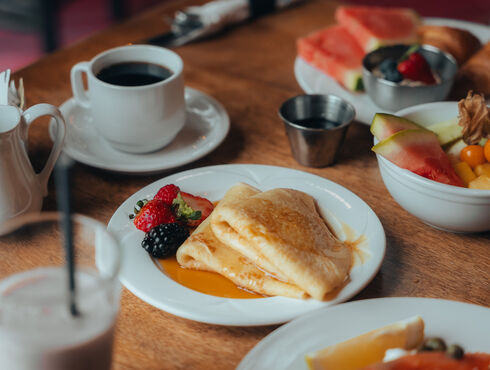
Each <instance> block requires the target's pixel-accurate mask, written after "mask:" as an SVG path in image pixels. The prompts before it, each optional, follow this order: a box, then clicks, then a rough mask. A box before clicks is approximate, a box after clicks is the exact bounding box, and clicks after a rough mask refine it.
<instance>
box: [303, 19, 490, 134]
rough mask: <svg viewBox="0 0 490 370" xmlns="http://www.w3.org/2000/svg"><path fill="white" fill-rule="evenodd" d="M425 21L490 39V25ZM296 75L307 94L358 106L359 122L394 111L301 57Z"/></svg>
mask: <svg viewBox="0 0 490 370" xmlns="http://www.w3.org/2000/svg"><path fill="white" fill-rule="evenodd" d="M424 23H425V24H432V25H441V26H442V25H443V26H448V27H455V28H461V29H465V30H468V31H470V32H471V33H473V34H474V35H475V36H476V37H478V38H479V39H480V41H481V42H482V43H485V42H487V41H488V40H490V27H488V26H485V25H482V24H478V23H472V22H464V21H458V20H454V19H445V18H424ZM294 75H295V77H296V81H298V84H299V85H300V86H301V88H302V89H303V90H304V91H305V92H306V93H307V94H334V95H338V96H340V97H341V98H343V99H345V100H347V101H348V102H350V103H351V104H352V105H354V107H355V108H356V120H357V121H359V122H362V123H365V124H368V125H369V124H371V121H372V119H373V116H374V114H375V113H376V112H387V113H394V112H388V111H387V110H386V109H383V108H380V107H378V106H377V105H376V104H374V103H373V101H372V100H371V99H370V98H369V96H368V94H365V93H357V94H356V93H351V92H349V91H347V90H346V89H344V88H343V87H342V86H340V85H339V84H338V83H337V82H336V81H335V80H333V79H332V78H330V77H328V76H327V75H325V74H324V73H323V72H321V71H320V70H318V69H316V68H315V67H313V66H311V65H309V64H308V63H307V62H305V61H304V60H303V59H302V58H300V57H297V58H296V61H295V63H294Z"/></svg>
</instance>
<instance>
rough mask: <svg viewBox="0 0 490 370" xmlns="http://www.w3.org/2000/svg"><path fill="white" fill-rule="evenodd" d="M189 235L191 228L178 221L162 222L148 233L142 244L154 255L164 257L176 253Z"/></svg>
mask: <svg viewBox="0 0 490 370" xmlns="http://www.w3.org/2000/svg"><path fill="white" fill-rule="evenodd" d="M188 237H189V230H187V228H186V227H185V226H182V225H181V224H179V223H177V222H174V223H170V224H161V225H158V226H155V227H154V228H153V229H151V230H150V231H148V232H147V233H146V235H145V237H144V239H143V241H142V242H141V246H142V247H143V249H144V250H145V251H147V252H148V253H149V254H150V255H152V256H153V257H156V258H164V257H169V256H171V255H173V254H175V252H177V249H178V248H179V247H180V245H181V244H182V243H183V242H184V241H185V240H186V239H187V238H188Z"/></svg>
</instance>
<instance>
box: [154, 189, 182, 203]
mask: <svg viewBox="0 0 490 370" xmlns="http://www.w3.org/2000/svg"><path fill="white" fill-rule="evenodd" d="M179 191H180V189H179V187H178V186H176V185H174V184H168V185H165V186H163V187H162V188H160V190H158V193H156V195H155V196H154V197H153V199H158V200H161V201H163V202H164V203H165V204H167V205H168V206H171V205H172V201H173V200H174V199H175V197H176V196H177V194H179Z"/></svg>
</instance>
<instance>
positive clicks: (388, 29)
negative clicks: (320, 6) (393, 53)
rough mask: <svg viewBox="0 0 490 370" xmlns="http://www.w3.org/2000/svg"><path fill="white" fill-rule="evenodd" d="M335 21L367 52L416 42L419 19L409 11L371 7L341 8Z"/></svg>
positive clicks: (336, 13) (405, 9)
mask: <svg viewBox="0 0 490 370" xmlns="http://www.w3.org/2000/svg"><path fill="white" fill-rule="evenodd" d="M335 18H336V19H337V21H338V22H339V24H341V25H342V26H344V27H345V28H347V30H348V31H349V32H350V33H351V34H352V35H353V36H354V37H355V38H356V40H357V41H358V42H359V44H360V45H361V47H362V48H363V49H364V50H365V51H366V52H370V51H372V50H374V49H377V48H378V47H380V46H383V45H393V44H411V43H414V42H416V41H417V33H416V30H417V26H418V25H419V23H420V20H419V16H418V15H417V13H416V12H415V11H413V10H412V9H407V8H383V7H374V6H341V7H338V8H337V10H336V12H335Z"/></svg>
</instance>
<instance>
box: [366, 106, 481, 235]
mask: <svg viewBox="0 0 490 370" xmlns="http://www.w3.org/2000/svg"><path fill="white" fill-rule="evenodd" d="M395 114H396V115H397V116H401V117H405V118H408V119H410V120H412V121H414V122H416V123H418V124H419V125H421V126H428V125H431V124H434V123H438V122H443V121H446V120H449V119H451V118H454V117H456V116H457V115H458V106H457V103H456V102H437V103H429V104H420V105H415V106H413V107H409V108H405V109H402V110H400V111H398V112H396V113H395ZM374 141H375V144H376V143H377V142H378V140H376V138H375V140H374ZM376 157H377V158H378V165H379V170H380V172H381V177H382V178H383V181H384V184H385V186H386V188H387V189H388V191H389V192H390V194H391V196H392V197H393V199H395V200H396V201H397V202H398V204H400V205H401V206H402V207H403V208H404V209H405V210H406V211H407V212H409V213H411V214H412V215H414V216H416V217H418V218H419V219H420V220H422V221H423V222H424V223H426V224H428V225H430V226H433V227H435V228H437V229H442V230H446V231H452V232H481V231H488V230H490V190H478V189H467V188H461V187H458V186H452V185H446V184H442V183H439V182H436V181H433V180H429V179H426V178H425V177H422V176H419V175H416V174H415V173H413V172H411V171H408V170H405V169H402V168H400V167H398V166H397V165H395V164H393V163H392V162H390V161H389V160H387V159H386V158H384V157H382V156H380V155H376Z"/></svg>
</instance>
